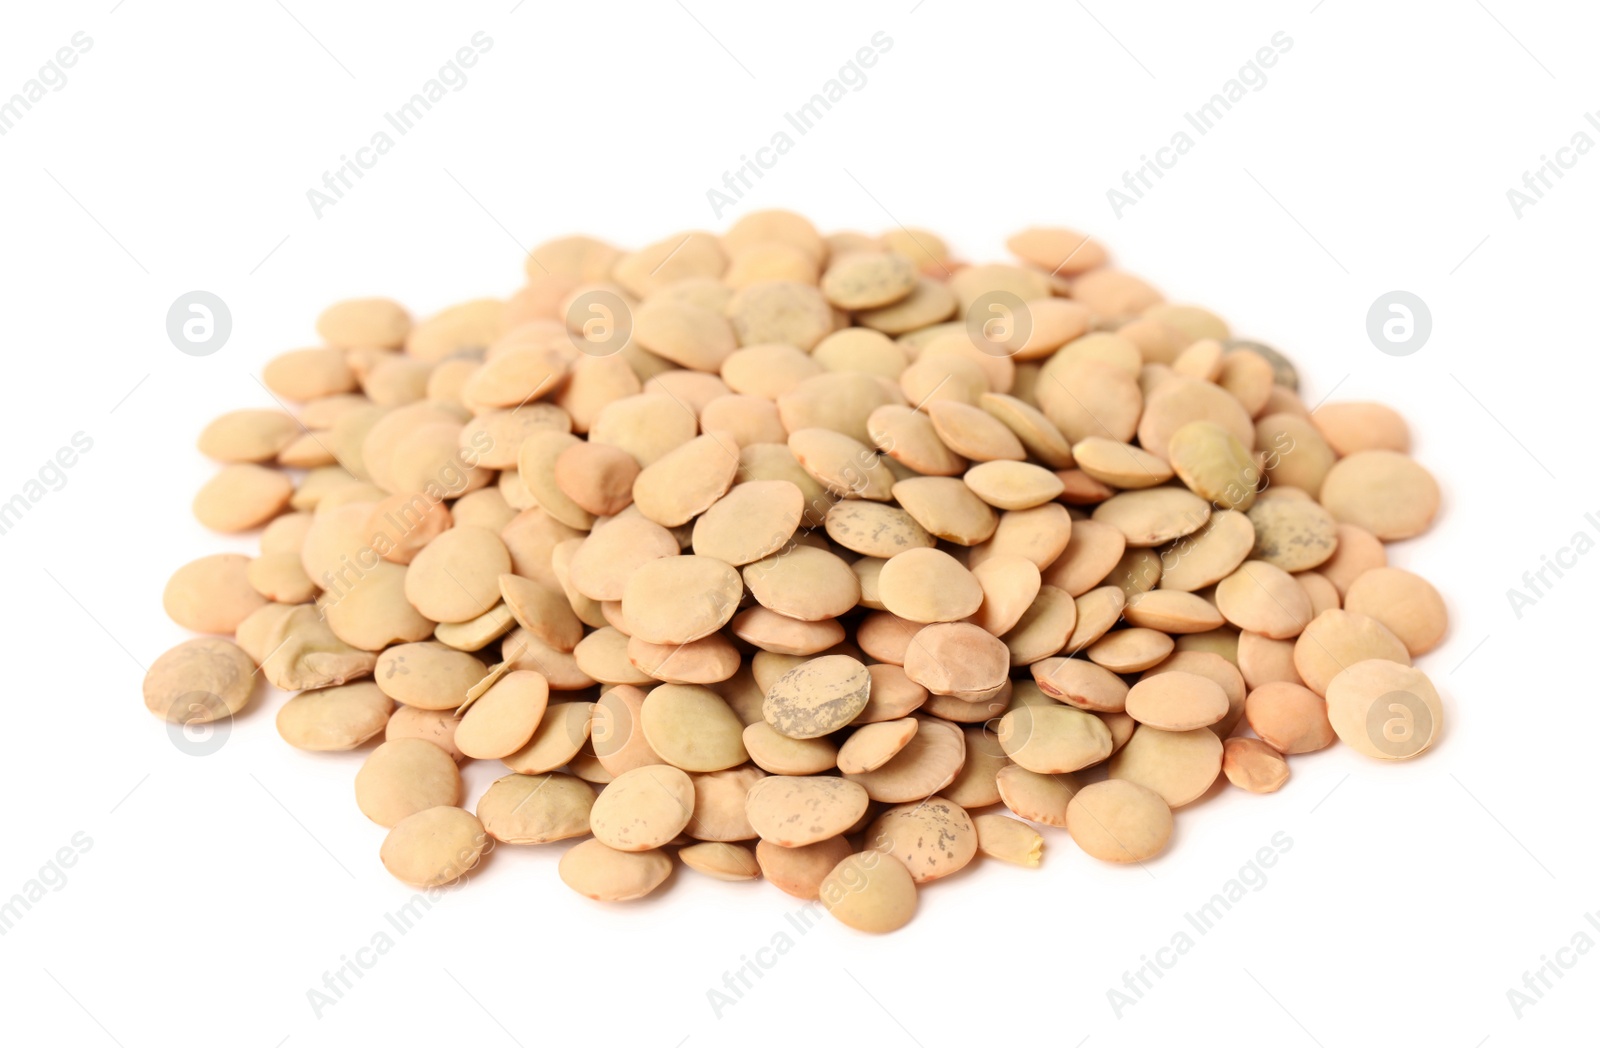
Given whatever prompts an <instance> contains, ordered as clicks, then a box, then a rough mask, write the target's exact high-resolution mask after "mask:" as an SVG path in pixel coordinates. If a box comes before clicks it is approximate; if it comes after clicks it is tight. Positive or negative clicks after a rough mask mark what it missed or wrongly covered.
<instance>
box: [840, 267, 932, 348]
mask: <svg viewBox="0 0 1600 1048" xmlns="http://www.w3.org/2000/svg"><path fill="white" fill-rule="evenodd" d="M956 307H957V302H956V296H955V294H954V292H952V291H951V290H950V288H949V287H948V286H946V285H945V283H944V282H943V281H940V280H930V279H929V278H927V277H926V276H923V277H919V278H918V279H917V286H916V287H915V288H913V289H912V290H911V293H910V294H909V295H907V296H906V297H905V298H902V299H901V300H900V301H898V302H896V303H894V304H893V305H888V306H882V307H880V308H878V309H868V310H863V311H861V312H859V313H857V314H856V322H857V323H859V324H862V325H864V326H866V327H869V328H872V329H874V330H877V331H882V332H884V333H885V334H889V335H902V334H905V333H906V332H908V331H916V330H917V329H919V328H925V327H927V326H928V325H930V324H937V323H939V322H940V321H941V320H944V319H946V318H947V317H949V316H950V315H951V314H952V313H954V312H955V311H956Z"/></svg>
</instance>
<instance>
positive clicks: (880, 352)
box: [811, 327, 908, 381]
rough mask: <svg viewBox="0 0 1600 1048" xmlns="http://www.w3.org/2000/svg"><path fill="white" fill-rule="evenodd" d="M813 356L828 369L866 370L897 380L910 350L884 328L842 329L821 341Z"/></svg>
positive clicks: (904, 367) (813, 358)
mask: <svg viewBox="0 0 1600 1048" xmlns="http://www.w3.org/2000/svg"><path fill="white" fill-rule="evenodd" d="M811 359H812V360H814V361H816V362H817V363H818V364H820V365H822V367H823V369H824V370H827V371H864V372H866V373H868V374H871V375H882V376H883V377H884V378H887V379H889V380H890V381H894V380H895V379H898V378H899V377H900V372H902V371H904V370H905V369H906V364H907V363H908V360H907V356H906V351H905V350H904V349H901V348H900V346H899V345H898V344H897V343H896V342H895V341H894V340H893V339H891V338H889V336H887V335H885V334H884V333H883V332H881V331H873V330H872V329H871V328H865V327H849V328H841V329H839V330H838V331H835V332H834V333H833V334H831V335H829V336H828V337H827V338H824V339H823V340H822V341H821V342H818V343H817V345H816V348H814V349H813V350H812V351H811Z"/></svg>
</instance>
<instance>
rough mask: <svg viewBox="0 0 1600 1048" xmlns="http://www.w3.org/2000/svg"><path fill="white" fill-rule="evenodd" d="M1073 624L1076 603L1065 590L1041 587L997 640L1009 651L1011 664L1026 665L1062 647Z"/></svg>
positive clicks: (1076, 614)
mask: <svg viewBox="0 0 1600 1048" xmlns="http://www.w3.org/2000/svg"><path fill="white" fill-rule="evenodd" d="M1077 625H1078V605H1077V602H1076V601H1074V600H1073V599H1072V597H1071V596H1069V595H1068V594H1067V592H1066V591H1065V590H1060V589H1056V588H1055V587H1054V586H1041V587H1039V595H1038V596H1037V597H1035V598H1034V601H1033V603H1032V604H1030V605H1029V606H1028V610H1027V611H1026V612H1024V613H1023V615H1022V618H1021V619H1020V620H1019V621H1018V622H1017V624H1016V625H1015V626H1013V627H1012V628H1011V630H1010V631H1008V632H1007V633H1006V635H1005V636H1003V637H1001V638H1000V639H1001V641H1002V642H1003V643H1004V644H1005V646H1006V650H1007V651H1008V652H1010V654H1011V665H1013V666H1027V665H1030V664H1032V663H1035V662H1038V661H1039V660H1040V659H1043V658H1048V657H1049V656H1051V655H1054V654H1056V653H1057V652H1058V651H1061V650H1062V649H1063V648H1064V647H1066V644H1067V638H1068V637H1070V636H1072V631H1073V630H1074V629H1076V628H1077Z"/></svg>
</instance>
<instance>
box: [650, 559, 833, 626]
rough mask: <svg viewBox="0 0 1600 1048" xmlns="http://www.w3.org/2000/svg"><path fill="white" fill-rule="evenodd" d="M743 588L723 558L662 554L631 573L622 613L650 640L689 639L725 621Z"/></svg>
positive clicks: (736, 574)
mask: <svg viewBox="0 0 1600 1048" xmlns="http://www.w3.org/2000/svg"><path fill="white" fill-rule="evenodd" d="M852 578H853V576H852ZM743 594H744V583H743V582H742V581H741V580H740V578H739V572H738V571H737V570H736V569H735V568H734V567H733V566H732V565H730V564H728V563H727V562H725V561H720V560H717V559H716V558H714V557H698V556H679V557H661V558H658V559H652V560H648V561H646V562H645V563H643V564H641V565H640V566H639V567H638V568H637V569H636V570H635V571H634V572H633V574H632V576H631V577H629V578H628V580H627V583H626V585H625V586H624V588H623V591H622V614H623V617H624V618H625V619H627V622H628V626H629V628H630V629H631V630H632V633H633V636H636V637H639V638H641V639H643V640H646V641H649V642H650V643H651V644H687V643H688V642H689V641H693V640H699V639H700V638H701V637H705V636H708V635H710V634H712V633H715V632H716V631H717V630H719V629H721V628H722V627H723V626H725V625H727V623H728V620H729V619H731V618H733V615H734V612H736V611H738V610H739V598H740V597H741V596H742V595H743Z"/></svg>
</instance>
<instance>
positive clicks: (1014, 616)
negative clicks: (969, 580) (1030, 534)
mask: <svg viewBox="0 0 1600 1048" xmlns="http://www.w3.org/2000/svg"><path fill="white" fill-rule="evenodd" d="M972 575H973V577H974V578H976V579H977V580H978V585H979V586H980V587H981V588H982V589H983V603H982V604H981V605H979V606H978V610H977V611H975V612H973V614H972V620H971V621H972V622H973V624H975V625H977V626H979V627H981V628H982V629H985V630H987V631H988V632H990V633H992V634H994V635H995V636H997V637H998V636H1000V635H1002V634H1004V633H1005V632H1006V631H1007V630H1009V629H1011V627H1013V626H1015V625H1016V624H1017V622H1018V621H1020V620H1021V618H1022V616H1023V615H1024V614H1025V613H1026V612H1027V610H1028V608H1029V607H1030V606H1031V605H1032V604H1033V599H1034V598H1035V597H1037V596H1038V595H1039V586H1040V579H1039V569H1038V567H1037V566H1036V565H1035V564H1034V563H1033V561H1031V560H1029V559H1027V558H1026V557H1021V556H1016V555H1012V554H1006V555H1001V556H998V557H993V558H990V559H989V560H986V561H984V562H983V563H982V564H980V565H978V566H977V567H975V568H973V569H972ZM1057 650H1058V651H1059V650H1060V649H1059V648H1058V649H1057Z"/></svg>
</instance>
